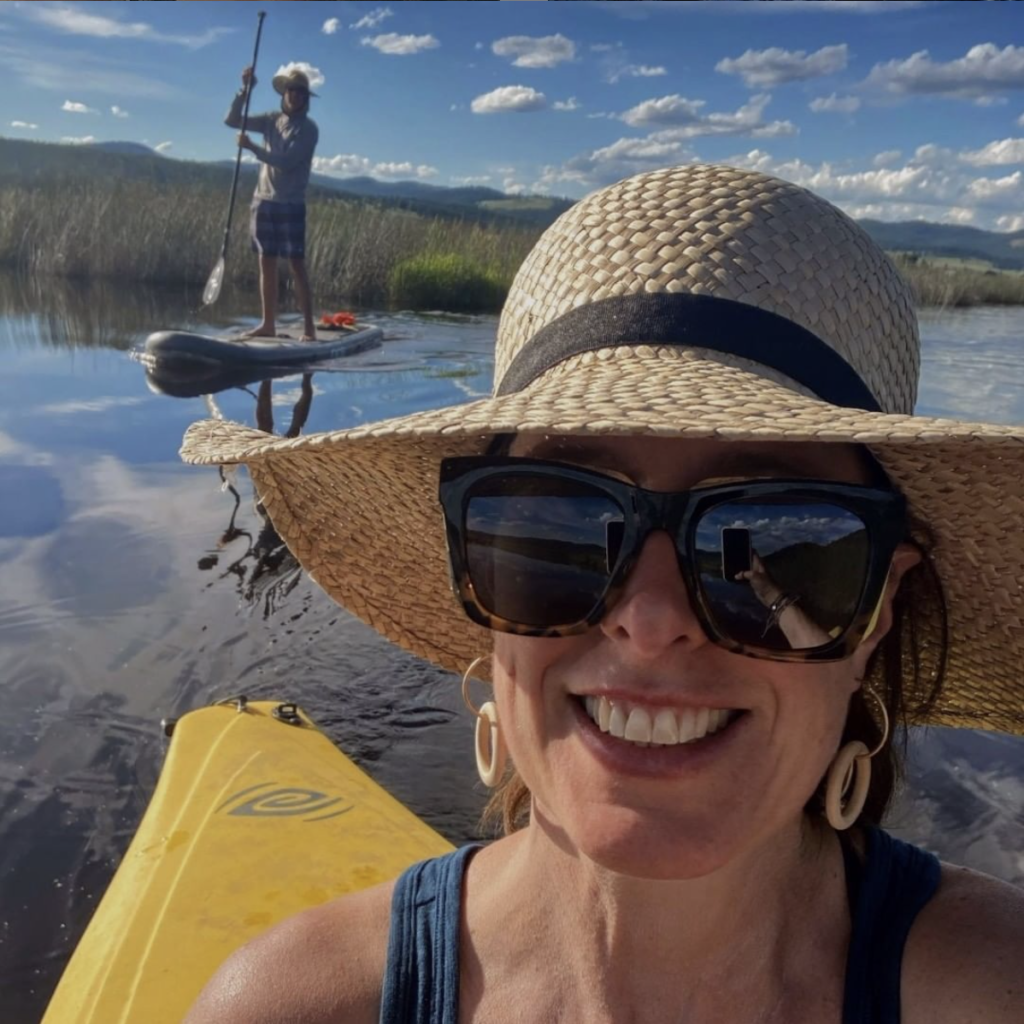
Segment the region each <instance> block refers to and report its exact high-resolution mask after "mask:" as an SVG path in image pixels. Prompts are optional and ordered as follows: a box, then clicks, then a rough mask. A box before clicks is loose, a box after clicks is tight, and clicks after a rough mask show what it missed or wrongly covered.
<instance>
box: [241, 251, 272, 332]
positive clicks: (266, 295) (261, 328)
mask: <svg viewBox="0 0 1024 1024" xmlns="http://www.w3.org/2000/svg"><path fill="white" fill-rule="evenodd" d="M260 303H261V305H262V307H263V319H262V320H261V321H260V323H259V324H257V325H256V326H255V327H254V328H253V329H252V330H251V331H246V332H245V334H243V335H242V337H243V338H276V337H277V257H276V256H262V255H261V256H260Z"/></svg>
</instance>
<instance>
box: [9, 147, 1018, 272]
mask: <svg viewBox="0 0 1024 1024" xmlns="http://www.w3.org/2000/svg"><path fill="white" fill-rule="evenodd" d="M233 168H234V161H233V160H230V161H220V162H216V163H200V162H196V161H187V160H175V159H171V158H168V157H164V156H161V155H160V154H159V153H157V152H156V151H155V150H152V149H150V148H149V147H148V146H143V145H141V144H139V143H137V142H98V143H93V144H90V145H81V144H79V145H59V144H54V143H41V142H29V141H25V140H21V139H5V138H3V137H0V184H3V183H5V182H12V181H19V182H26V181H39V180H40V179H47V178H51V179H52V178H58V179H61V180H67V179H69V178H79V179H80V178H82V177H103V178H107V179H113V178H118V177H122V178H136V179H150V180H156V181H158V182H160V183H165V184H184V185H206V186H208V187H223V188H225V189H227V188H228V187H229V185H230V180H231V173H232V170H233ZM255 173H256V171H255V168H254V167H253V166H252V165H251V164H243V167H242V174H243V176H244V178H245V185H244V187H245V189H246V190H249V189H251V188H252V182H253V179H254V178H255ZM311 189H312V194H313V195H314V196H317V195H318V196H320V197H323V198H328V197H331V196H335V197H344V198H347V199H361V200H364V201H372V202H376V203H382V204H384V205H387V206H400V207H403V208H405V209H409V210H412V211H414V212H416V213H421V214H424V215H426V216H433V217H457V218H459V219H463V220H465V219H475V220H480V221H483V222H490V223H493V222H504V223H519V224H521V225H524V226H526V225H529V226H531V227H536V228H538V229H540V228H544V227H547V225H548V224H550V223H551V222H552V221H553V220H554V219H555V218H556V217H558V216H559V214H561V213H563V212H564V211H565V210H568V209H569V208H570V207H571V206H572V205H573V201H572V200H570V199H561V198H556V197H552V196H540V195H533V196H522V195H508V194H506V193H504V192H500V191H498V190H497V189H492V188H484V187H481V186H474V187H463V188H446V187H445V186H443V185H428V184H424V183H423V182H420V181H395V182H387V181H378V180H377V179H376V178H370V177H354V178H335V177H331V176H329V175H326V174H314V175H313V176H312V178H311ZM858 223H859V224H860V225H861V226H862V227H863V228H864V229H865V230H866V231H867V232H868V234H870V235H871V237H872V238H874V239H875V241H876V242H878V243H879V244H880V245H881V246H882V247H883V248H884V249H886V250H888V251H890V252H906V253H919V254H920V255H922V256H932V257H948V258H951V259H963V260H978V261H982V262H984V263H989V264H991V265H992V266H994V267H998V268H1002V269H1008V270H1024V231H1015V232H996V231H982V230H981V229H979V228H970V227H961V226H958V225H954V224H933V223H929V222H927V221H900V222H897V223H889V222H885V221H878V220H862V221H859V222H858Z"/></svg>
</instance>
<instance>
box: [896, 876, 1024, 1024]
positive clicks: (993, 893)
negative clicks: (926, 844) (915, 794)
mask: <svg viewBox="0 0 1024 1024" xmlns="http://www.w3.org/2000/svg"><path fill="white" fill-rule="evenodd" d="M1022 963H1024V890H1021V889H1018V888H1016V887H1015V886H1013V885H1010V884H1009V883H1007V882H1001V881H999V880H998V879H996V878H992V877H990V876H989V875H984V874H981V873H980V872H977V871H972V870H970V869H968V868H962V867H957V866H955V865H952V864H945V863H944V864H943V865H942V877H941V881H940V882H939V887H938V890H937V891H936V893H935V895H934V896H933V897H932V899H931V900H930V901H929V902H928V903H927V904H926V905H925V907H924V908H923V909H922V910H921V912H920V914H919V915H918V918H917V920H916V921H915V923H914V927H913V928H912V929H911V932H910V936H909V938H908V940H907V947H906V950H905V952H904V957H903V970H902V990H903V1004H904V1024H947V1022H949V1024H971V1022H974V1021H977V1022H979V1024H980V1022H985V1024H1004V1022H1005V1024H1018V1022H1019V1021H1021V1020H1022V1019H1024V983H1022V980H1021V970H1020V965H1021V964H1022Z"/></svg>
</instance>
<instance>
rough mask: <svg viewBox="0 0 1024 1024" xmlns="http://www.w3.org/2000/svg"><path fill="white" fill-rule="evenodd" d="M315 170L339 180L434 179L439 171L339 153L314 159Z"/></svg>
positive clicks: (428, 167) (409, 164) (423, 165)
mask: <svg viewBox="0 0 1024 1024" xmlns="http://www.w3.org/2000/svg"><path fill="white" fill-rule="evenodd" d="M313 170H314V171H316V172H317V173H318V174H332V175H335V176H336V177H339V178H352V177H358V176H364V175H368V176H370V177H372V178H406V179H407V178H417V179H420V180H422V179H424V178H432V177H434V176H435V175H436V174H437V173H438V171H437V168H436V167H431V166H430V165H429V164H414V163H413V162H412V161H411V160H390V161H387V160H384V161H373V160H370V159H369V157H365V156H360V155H359V154H357V153H339V154H338V155H337V156H315V157H313Z"/></svg>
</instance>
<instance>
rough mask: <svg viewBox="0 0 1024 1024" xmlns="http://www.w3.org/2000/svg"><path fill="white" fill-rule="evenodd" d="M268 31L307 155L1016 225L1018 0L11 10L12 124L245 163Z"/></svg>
mask: <svg viewBox="0 0 1024 1024" xmlns="http://www.w3.org/2000/svg"><path fill="white" fill-rule="evenodd" d="M260 8H264V9H266V11H267V19H266V22H265V26H264V32H263V41H262V44H261V49H260V57H259V65H258V68H257V75H258V77H259V79H260V82H259V85H258V86H257V89H256V93H255V95H254V98H253V109H254V110H266V109H271V108H273V107H274V106H276V103H275V101H276V95H275V94H274V93H273V92H272V90H271V89H270V84H269V83H270V78H271V77H272V74H273V73H274V72H275V71H277V70H278V69H280V68H282V67H283V66H285V65H287V64H290V63H302V64H304V65H306V66H308V67H309V68H310V70H311V73H312V74H313V77H314V79H315V80H316V82H317V85H316V86H315V88H316V91H317V92H318V93H319V94H320V98H319V99H317V100H315V101H314V104H313V110H312V114H313V117H314V118H315V119H316V121H317V122H318V124H319V126H320V144H319V148H318V151H317V158H316V169H317V170H318V171H321V172H323V173H327V174H336V175H338V176H342V177H347V176H351V175H354V174H370V175H372V176H374V177H377V178H381V179H384V180H392V181H394V180H399V179H409V178H416V179H419V180H421V181H424V182H429V183H433V184H438V185H453V184H462V183H467V182H472V183H480V184H486V185H490V186H493V187H495V188H498V189H503V190H505V191H510V192H523V191H527V192H547V193H552V194H556V195H564V196H570V197H578V196H581V195H584V194H585V193H586V192H588V191H590V190H591V189H593V188H595V187H598V186H600V185H603V184H606V183H608V182H610V181H615V180H617V179H619V178H621V177H624V176H626V175H629V174H632V173H635V172H636V171H640V170H645V169H648V168H653V167H660V166H665V165H667V164H673V163H684V162H690V161H710V162H721V163H729V164H733V165H739V166H747V167H755V168H758V169H761V170H764V171H766V172H768V173H774V174H778V175H780V176H781V177H784V178H788V179H790V180H793V181H797V182H799V183H800V184H804V185H807V186H808V187H810V188H812V189H814V190H815V191H817V192H819V193H821V194H822V195H825V196H827V197H828V198H829V199H831V200H833V201H834V202H836V203H838V204H839V205H840V206H841V207H843V208H844V209H845V210H847V212H849V213H851V214H852V215H854V216H857V217H869V216H870V217H878V218H881V219H886V220H902V219H924V220H931V221H945V222H952V223H961V224H968V225H973V226H977V227H983V228H989V229H995V230H1006V231H1009V230H1021V229H1024V3H1019V2H1000V0H980V2H977V0H975V2H967V0H874V2H871V0H867V2H862V0H685V2H671V0H654V2H644V0H613V2H588V0H518V2H517V0H477V2H459V0H444V2H432V0H425V2H410V0H393V2H391V3H387V4H377V3H355V2H346V0H339V2H335V0H328V2H324V0H316V2H309V3H305V2H299V0H288V2H268V3H251V2H247V0H236V2H189V0H176V2H145V0H143V2H132V3H128V2H95V3H93V2H80V3H65V2H62V0H46V2H39V0H33V2H24V3H19V2H6V3H3V4H0V69H3V71H4V74H5V88H4V92H3V95H2V97H0V133H2V134H5V135H8V136H11V137H17V138H31V139H39V140H43V141H59V140H61V139H78V140H85V139H93V140H96V141H105V140H114V139H127V140H132V141H138V142H147V143H148V144H150V145H152V146H155V147H158V148H160V150H161V151H162V152H164V153H165V154H166V155H167V156H168V157H176V158H180V159H198V160H223V159H228V158H231V157H232V156H233V155H234V149H233V145H234V141H233V140H234V136H233V133H231V132H230V131H229V129H227V128H225V127H224V126H223V124H222V118H223V114H224V111H225V109H226V107H227V105H228V102H229V100H230V98H231V96H232V94H233V93H234V91H235V89H236V88H237V87H238V84H239V73H240V71H241V69H242V68H243V67H244V66H245V65H246V64H247V63H248V62H249V60H250V58H251V54H252V45H253V39H254V33H255V27H256V12H257V11H258V10H259V9H260Z"/></svg>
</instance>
